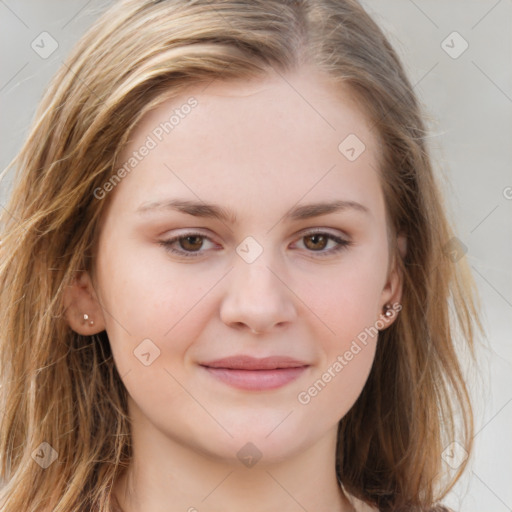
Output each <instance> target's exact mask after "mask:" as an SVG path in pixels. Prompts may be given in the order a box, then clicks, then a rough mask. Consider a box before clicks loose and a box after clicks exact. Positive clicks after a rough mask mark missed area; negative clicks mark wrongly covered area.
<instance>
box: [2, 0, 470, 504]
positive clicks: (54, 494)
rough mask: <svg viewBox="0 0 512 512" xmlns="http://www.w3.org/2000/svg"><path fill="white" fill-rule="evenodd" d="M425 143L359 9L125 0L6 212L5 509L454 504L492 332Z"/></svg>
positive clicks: (31, 147) (412, 101)
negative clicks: (467, 361)
mask: <svg viewBox="0 0 512 512" xmlns="http://www.w3.org/2000/svg"><path fill="white" fill-rule="evenodd" d="M425 136H426V131H425V129H424V124H423V120H422V113H421V111H420V109H419V107H418V102H417V100H416V98H415V96H414V94H413V91H412V87H411V85H410V82H409V81H408V79H407V77H406V76H405V74H404V72H403V69H402V66H401V64H400V62H399V60H398V58H397V56H396V54H395V52H394V51H393V49H392V48H391V46H390V44H389V43H388V42H387V40H386V38H385V37H384V35H383V34H382V32H381V31H380V29H379V28H378V27H377V26H376V25H375V23H374V22H373V21H372V20H371V19H370V17H369V16H368V15H367V14H366V13H365V11H364V10H363V9H362V8H361V7H360V6H359V4H357V3H356V2H355V1H352V0H344V1H333V0H331V1H329V0H308V1H307V2H306V1H296V2H284V3H283V2H278V1H275V0H258V1H255V2H250V3H247V4H243V3H240V2H235V1H231V0H218V1H206V0H205V1H201V0H198V1H185V0H180V1H178V0H176V1H173V2H171V1H156V2H155V1H146V0H124V1H121V2H118V3H116V4H114V5H113V6H112V7H111V8H110V9H109V10H108V11H107V12H106V13H105V14H104V15H103V17H102V18H101V19H100V20H99V21H98V22H97V23H96V24H95V25H94V26H93V27H92V28H91V29H90V31H89V32H88V33H87V34H86V35H85V36H84V37H83V38H82V39H81V41H80V43H79V44H78V45H77V47H76V48H75V50H74V52H73V54H72V55H71V57H70V59H69V60H68V62H67V63H66V64H65V65H64V66H63V67H62V69H61V70H60V71H59V73H58V74H57V76H56V77H55V79H54V80H53V82H52V84H51V86H50V88H49V90H48V91H47V93H46V95H45V97H44V99H43V101H42V103H41V106H40V109H39V112H38V114H37V119H36V123H35V125H34V128H33V131H32V133H31V134H30V136H29V138H28V140H27V142H26V144H25V146H24V148H23V149H22V151H21V153H20V155H19V158H18V159H17V166H18V169H19V173H18V177H17V181H16V183H15V186H14V191H13V193H12V196H11V201H10V204H9V205H8V206H7V212H8V213H5V214H4V215H3V219H2V220H3V222H2V225H3V228H2V229H3V234H2V246H1V251H2V252H1V274H0V276H1V284H2V291H1V294H2V295H1V297H2V307H1V313H0V314H1V315H2V316H1V324H2V326H3V328H2V332H1V334H0V341H1V354H2V372H3V373H2V379H3V382H2V386H3V388H4V393H3V397H2V398H3V400H4V404H3V406H4V416H3V419H2V430H1V439H0V453H1V456H2V478H3V480H4V482H5V486H4V488H3V489H2V494H1V495H0V496H1V503H2V506H1V508H0V510H2V511H14V510H27V511H36V510H37V511H41V510H45V511H46V510H48V511H62V512H64V511H76V510H80V511H90V510H98V511H102V512H103V511H108V510H123V511H124V512H135V511H142V510H143V511H145V512H156V511H160V510H172V511H175V510H176V511H178V510H189V511H194V510H198V511H203V510H204V511H218V510H223V511H232V510H240V509H247V510H252V511H258V510H281V511H292V510H316V511H324V510H325V511H327V510H329V511H332V510H336V511H343V512H345V511H351V510H380V511H405V510H407V511H420V510H421V511H425V510H438V511H440V510H445V509H444V508H443V507H442V506H441V505H440V504H439V500H440V499H442V497H443V496H444V495H445V494H446V492H448V490H449V489H450V488H451V486H452V485H453V484H454V483H455V481H456V480H457V479H458V477H459V476H460V474H461V473H462V472H463V470H464V467H465V464H466V462H467V456H468V454H469V453H470V451H471V439H472V429H473V424H472V414H471V406H470V402H469V398H468V392H467V389H466V385H465V383H464V380H463V376H462V372H461V367H460V365H459V362H458V358H457V354H456V351H455V341H456V340H455V332H456V330H457V329H460V330H461V332H462V335H463V338H464V343H465V344H466V345H467V346H468V347H469V348H472V346H473V337H474V335H473V332H474V326H475V324H474V322H476V324H477V325H479V324H478V318H477V316H476V308H475V306H474V299H473V288H472V281H471V278H470V276H469V274H468V273H467V269H466V266H465V263H464V260H459V261H456V262H455V261H453V260H454V258H450V248H451V247H452V245H453V234H452V230H451V228H450V225H449V222H448V221H447V219H446V216H445V213H444V209H443V205H442V201H441V199H440V193H439V189H438V186H437V184H436V180H435V177H434V173H433V170H432V167H431V163H430V159H429V156H428V149H427V148H426V145H425ZM450 303H451V304H453V307H454V309H455V312H456V315H454V316H453V317H450V314H449V307H450ZM457 414H458V415H459V416H457ZM456 416H457V417H458V418H459V419H458V420H457V421H458V422H456V421H455V417H456ZM460 418H462V419H460ZM460 422H461V423H460ZM446 450H451V451H450V453H453V452H454V450H455V451H456V452H457V456H456V457H455V458H456V459H457V462H458V464H454V466H455V467H456V471H455V472H454V474H450V475H444V472H445V469H446V464H445V463H444V462H443V454H446ZM445 476H449V477H450V479H448V480H446V478H444V477H445Z"/></svg>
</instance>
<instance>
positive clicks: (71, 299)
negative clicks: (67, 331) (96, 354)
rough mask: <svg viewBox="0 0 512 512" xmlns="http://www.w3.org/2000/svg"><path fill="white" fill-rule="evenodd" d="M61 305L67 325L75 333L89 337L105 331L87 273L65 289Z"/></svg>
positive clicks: (101, 315)
mask: <svg viewBox="0 0 512 512" xmlns="http://www.w3.org/2000/svg"><path fill="white" fill-rule="evenodd" d="M63 305H64V316H65V318H66V320H67V323H68V325H69V326H70V327H71V329H73V331H75V332H76V333H78V334H82V335H84V336H91V335H93V334H97V333H99V332H101V331H103V330H105V318H104V316H103V310H102V308H101V305H100V304H99V302H98V298H97V296H96V292H95V290H94V287H93V285H92V281H91V278H90V276H89V274H88V273H87V272H81V273H80V274H79V275H78V276H77V277H76V278H75V279H74V280H73V282H72V283H71V284H70V285H68V286H67V287H66V288H65V290H64V295H63Z"/></svg>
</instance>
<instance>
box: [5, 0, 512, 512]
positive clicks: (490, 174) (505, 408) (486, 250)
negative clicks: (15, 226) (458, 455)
mask: <svg viewBox="0 0 512 512" xmlns="http://www.w3.org/2000/svg"><path fill="white" fill-rule="evenodd" d="M110 3H111V2H110V1H107V0H103V1H97V0H89V1H87V0H68V1H67V2H64V1H63V0H61V1H58V0H45V1H44V2H41V1H40V0H39V1H38V0H18V1H16V2H15V1H14V0H0V46H1V48H2V49H3V51H2V65H1V68H0V108H1V112H2V116H1V118H0V140H1V141H2V146H1V152H0V168H1V169H3V168H5V167H6V166H7V164H8V163H9V162H10V160H11V159H12V158H13V157H14V156H15V154H16V152H17V151H18V150H19V148H20V147H21V144H22V141H23V139H24V137H25V136H26V134H27V131H28V127H29V124H30V122H31V120H32V118H33V115H34V112H35V108H36V106H37V104H38V102H39V100H40V98H41V96H42V94H43V91H44V90H45V87H46V85H47V83H48V82H49V80H50V78H51V76H52V75H53V74H54V73H55V72H56V70H57V68H58V67H59V66H60V64H61V62H62V60H63V59H64V58H65V56H66V55H67V54H68V52H69V50H70V48H71V46H72V45H73V44H74V42H75V41H77V40H78V38H79V37H80V35H81V34H82V33H83V32H84V31H85V30H86V29H87V28H88V27H89V26H90V24H92V23H93V21H94V19H95V18H96V17H97V16H98V15H99V13H100V12H101V11H102V9H103V8H104V7H106V6H108V5H109V4H110ZM363 5H364V6H365V7H366V9H367V10H368V11H369V12H370V13H371V14H372V16H373V17H374V19H376V21H377V22H378V23H379V24H380V26H381V27H383V29H384V30H385V32H386V34H387V35H388V37H389V38H390V40H391V42H392V44H393V45H394V46H395V48H396V49H397V51H398V52H399V54H400V55H401V56H402V59H403V61H404V63H405V65H406V68H407V71H408V73H409V76H410V77H411V80H412V82H413V84H415V90H416V92H417V94H418V95H419V97H420V99H421V101H422V103H423V104H424V105H425V108H426V110H427V112H428V113H429V114H430V115H431V117H432V121H431V122H430V129H431V137H430V139H429V140H430V144H431V148H432V151H433V155H434V161H435V164H436V167H437V168H438V169H439V173H440V175H441V176H444V177H446V180H445V181H444V187H445V190H446V195H447V198H448V200H449V208H450V209H451V214H452V216H453V218H454V219H455V222H456V227H457V236H458V238H459V240H460V241H461V243H463V244H464V245H465V246H466V247H467V254H466V258H467V260H468V263H469V264H470V265H471V267H472V270H473V273H474V277H475V280H476V283H477V285H478V288H479V291H480V295H481V298H482V313H483V317H484V323H485V328H486V339H485V340H483V341H484V342H485V344H486V346H487V348H485V347H483V348H481V349H480V350H479V356H478V363H479V366H480V370H479V373H477V374H475V373H474V371H473V370H471V368H469V367H468V370H467V372H468V378H469V380H470V383H471V385H472V389H473V393H474V398H475V403H476V413H477V417H476V435H475V445H476V449H475V455H474V458H473V459H472V462H471V466H470V468H469V470H468V471H467V473H466V475H465V477H464V478H463V479H462V480H461V482H460V483H459V484H457V486H456V487H455V488H454V489H453V491H452V492H451V493H450V495H449V498H448V499H447V500H446V503H447V504H448V505H449V506H451V507H453V508H454V509H455V510H460V511H463V512H479V511H482V510H485V511H486V512H505V511H507V510H508V511H510V510H512V486H511V485H510V482H511V481H512V480H511V478H512V441H511V434H512V428H511V427H512V403H511V402H512V343H511V335H510V333H511V331H512V272H511V261H512V259H511V255H512V236H511V235H512V223H511V219H512V188H508V187H512V172H511V164H512V144H511V142H512V115H511V114H512V69H511V64H512V36H511V34H512V23H511V21H512V0H471V1H469V0H446V1H440V0H363ZM43 31H46V32H48V33H50V34H51V36H52V37H53V38H54V39H55V40H56V41H57V42H58V45H59V46H58V48H57V49H56V51H55V52H54V53H53V54H52V55H51V56H49V57H48V58H41V56H39V55H38V54H37V53H36V51H34V50H33V49H32V47H31V43H32V42H33V41H34V40H35V41H36V42H37V41H38V40H40V39H38V38H39V37H40V34H41V33H42V32H43ZM454 31H456V32H458V33H459V34H460V36H462V38H463V39H464V40H465V41H467V43H468V45H469V47H468V49H467V50H466V51H465V52H464V53H462V54H461V55H460V56H458V57H457V58H453V55H452V56H450V55H448V53H446V51H445V50H444V49H443V46H442V44H443V41H445V40H446V42H445V43H444V48H446V45H449V46H452V47H453V48H452V49H451V50H450V51H451V52H452V53H453V52H454V51H458V50H460V49H461V48H462V44H463V42H462V39H460V38H459V36H457V35H455V36H450V34H452V33H453V32H454ZM448 36H450V37H448ZM447 37H448V39H447ZM454 37H455V39H454ZM9 178H10V174H9V175H8V176H7V179H6V180H4V181H3V182H2V183H0V207H3V206H4V205H5V203H6V198H7V196H8V193H9ZM425 449H428V447H425Z"/></svg>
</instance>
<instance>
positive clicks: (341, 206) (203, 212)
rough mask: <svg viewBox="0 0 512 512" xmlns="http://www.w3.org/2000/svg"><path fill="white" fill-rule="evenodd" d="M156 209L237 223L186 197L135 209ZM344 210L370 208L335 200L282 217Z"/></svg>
mask: <svg viewBox="0 0 512 512" xmlns="http://www.w3.org/2000/svg"><path fill="white" fill-rule="evenodd" d="M158 210H164V211H165V210H177V211H179V212H182V213H186V214H188V215H193V216H194V217H204V218H212V219H219V220H222V221H224V222H228V223H231V224H237V222H238V220H237V216H236V214H235V213H234V212H233V211H232V210H229V209H227V208H224V207H222V206H220V205H216V204H211V203H205V202H202V201H199V202H197V201H190V200H186V199H169V200H166V201H154V202H149V203H143V204H142V205H141V206H140V207H139V208H138V209H137V213H139V214H146V213H149V212H153V211H158ZM346 210H355V211H358V212H361V213H365V214H370V210H369V209H368V208H367V207H366V206H364V205H362V204H361V203H357V202H355V201H345V200H335V201H329V202H320V203H311V204H306V205H301V206H296V207H294V208H292V209H290V210H289V211H288V212H286V213H285V214H284V216H283V217H282V218H283V220H286V221H290V220H295V221H297V220H306V219H311V218H313V217H319V216H321V215H327V214H329V213H335V212H341V211H346Z"/></svg>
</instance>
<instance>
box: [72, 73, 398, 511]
mask: <svg viewBox="0 0 512 512" xmlns="http://www.w3.org/2000/svg"><path fill="white" fill-rule="evenodd" d="M341 92H342V94H340V89H339V88H338V89H336V90H335V89H334V88H333V86H332V84H331V83H330V82H329V81H328V79H327V78H326V77H325V76H324V75H321V74H319V73H317V72H314V71H312V70H308V69H301V70H299V71H297V72H294V73H293V74H290V75H288V76H287V77H286V80H284V79H283V78H282V77H281V76H280V75H277V74H273V73H270V74H269V76H268V77H267V78H265V79H260V80H254V81H250V82H249V81H244V82H238V83H235V82H222V81H215V82H213V83H212V84H210V85H209V86H208V87H207V88H204V86H202V87H197V86H194V87H191V88H190V89H189V91H188V92H187V94H184V95H183V96H180V97H178V98H174V99H172V100H168V101H166V102H165V103H164V104H162V105H160V106H159V107H157V108H156V109H155V110H153V111H151V112H150V113H148V114H147V115H146V116H145V117H144V118H143V119H142V121H141V122H140V123H139V125H138V126H137V128H136V129H135V131H134V132H133V133H132V136H131V137H130V142H129V144H128V146H127V147H126V148H125V151H124V153H123V155H122V156H121V159H120V165H122V164H123V163H124V162H125V161H126V160H127V159H128V158H129V157H130V155H131V154H132V152H133V151H135V150H137V149H138V148H140V147H141V145H143V144H144V141H145V140H146V137H147V136H148V134H151V132H152V130H153V129H154V128H155V127H156V126H158V125H159V123H160V122H162V121H165V120H167V119H169V117H170V116H171V115H172V113H173V110H174V109H175V108H179V107H180V105H183V104H184V103H185V102H186V101H187V99H188V98H189V97H190V96H194V97H195V98H196V99H197V101H198V105H197V106H196V107H195V108H194V109H193V110H192V111H191V113H190V114H189V115H188V116H186V117H185V118H184V119H182V120H181V122H180V124H179V125H178V126H176V127H175V129H174V130H173V131H172V133H170V134H169V135H167V136H166V137H164V139H163V140H162V142H160V143H159V144H158V145H157V147H156V148H154V149H152V150H151V151H150V152H149V154H148V155H147V156H146V157H145V158H144V159H143V160H142V161H141V162H140V163H139V164H138V165H137V167H136V168H135V169H134V170H133V171H132V172H131V173H130V174H128V175H127V176H126V177H125V178H124V179H123V180H122V182H121V183H120V184H119V185H117V187H116V188H115V190H114V191H113V192H110V194H111V195H110V196H109V197H108V200H109V207H108V209H107V211H106V213H105V215H104V217H103V219H102V225H101V232H100V238H99V244H98V252H97V258H96V262H95V270H94V274H93V275H89V274H87V273H83V274H81V276H80V277H79V279H77V281H76V282H75V283H74V284H73V285H72V286H70V287H69V288H68V289H67V290H66V296H65V300H66V304H67V313H66V314H67V318H68V321H69V323H70V325H71V327H72V328H73V329H74V330H75V331H77V332H80V333H82V334H88V335H90V334H93V333H96V332H100V331H102V330H104V329H106V331H107V333H108V337H109V340H110V343H111V346H112V350H113V354H114V359H115V363H116V366H117V368H118V371H119V374H120V376H121V378H122V380H123V382H124V385H125V386H126V388H127V391H128V394H129V414H130V417H131V420H132V424H133V442H134V461H133V467H132V468H131V469H130V470H129V471H128V474H126V475H125V476H124V477H123V478H121V479H120V480H119V481H118V482H117V484H116V486H115V494H116V496H117V499H118V500H119V503H120V504H121V505H122V507H123V509H124V510H125V511H126V512H142V511H144V512H163V511H164V510H165V511H167V512H168V511H169V510H172V511H187V510H188V511H189V512H192V511H194V510H198V511H200V512H203V511H220V510H222V511H223V512H235V511H239V510H252V511H255V512H263V511H271V510H281V511H284V512H292V511H293V512H295V511H302V510H304V509H306V510H315V511H325V512H327V511H330V512H332V511H333V510H336V511H343V512H345V511H349V510H354V509H353V506H352V505H351V504H350V503H349V501H348V500H347V498H346V496H345V495H344V493H343V492H342V491H341V490H340V486H339V485H338V482H337V479H336V474H335V447H336V433H337V424H338V422H339V420H340V419H341V418H342V417H343V416H344V415H345V414H346V413H347V412H348V411H349V410H350V408H351V407H352V405H353V404H354V402H355V401H356V399H357V397H358V396H359V394H360V393H361V391H362V389H363V387H364V384H365V382H366V380H367V377H368V374H369V372H370V369H371V366H372V363H373V360H374V354H375V347H376V343H377V336H374V337H373V338H369V339H368V342H367V344H366V345H362V344H360V345H361V347H362V350H360V352H359V353H357V355H355V356H354V357H353V359H351V360H350V361H348V362H347V364H346V366H344V367H343V370H342V371H340V372H338V373H336V372H334V373H333V371H332V365H333V363H334V362H335V361H336V360H337V357H338V356H340V355H343V354H344V353H345V352H346V351H347V350H349V349H350V346H351V343H352V342H353V340H354V339H356V337H357V336H358V334H360V333H361V332H362V331H364V329H365V328H367V327H370V326H374V325H375V322H376V321H377V320H380V321H381V322H382V324H380V325H381V326H382V325H383V326H384V327H383V328H386V327H387V326H389V324H390V323H392V322H393V321H394V320H395V318H396V315H394V316H393V317H391V318H389V319H388V318H386V317H384V315H383V308H384V306H385V305H386V304H388V303H391V304H393V303H397V302H399V301H400V298H401V293H402V284H401V283H402V277H401V275H400V273H399V271H398V270H397V269H396V268H395V266H394V265H393V261H392V259H391V258H390V256H389V255H390V249H389V247H390V246H389V240H388V232H387V224H386V214H385V203H384V198H383V194H382V190H381V186H380V182H379V176H378V173H377V171H376V169H378V157H379V155H378V152H377V140H376V138H375V134H373V133H372V132H371V131H370V130H369V123H368V120H367V119H366V118H365V117H364V115H363V114H362V112H361V111H360V110H359V109H358V108H357V106H356V104H355V103H354V101H353V99H352V97H351V94H350V91H348V90H341ZM349 134H356V135H357V137H358V138H359V139H360V140H362V141H363V142H364V144H365V146H366V150H365V151H364V152H363V153H362V154H361V155H360V156H359V157H358V158H357V159H356V160H354V161H350V160H348V159H347V158H346V157H345V156H344V155H343V154H342V153H341V152H340V151H339V149H338V146H339V144H340V143H341V142H342V141H343V140H344V139H345V138H346V137H347V136H348V135H349ZM173 198H183V199H188V200H191V201H197V200H201V201H204V202H207V203H216V204H218V205H221V206H223V207H225V208H229V209H232V210H233V211H234V212H235V213H236V216H237V220H238V222H237V223H236V224H232V223H230V222H228V221H221V220H218V219H209V218H201V217H195V216H192V215H188V214H185V213H182V212H178V211H175V210H172V209H166V208H161V209H158V210H153V211H146V212H145V213H143V214H141V213H138V212H137V209H138V208H139V207H140V206H141V205H144V204H147V203H152V202H155V201H164V200H168V199H173ZM198 198H199V199H198ZM334 199H341V200H347V201H354V202H358V203H360V204H362V205H363V206H364V207H366V208H367V210H368V211H367V212H362V211H359V210H357V209H355V208H346V209H344V210H342V211H338V212H334V213H329V214H324V215H321V216H317V217H315V218H310V219H305V220H285V219H283V217H284V215H285V213H286V212H287V211H288V210H289V209H291V208H293V207H296V206H300V205H305V204H310V203H316V202H322V201H331V200H334ZM315 228H322V230H323V231H322V232H323V233H326V232H327V233H329V234H334V235H335V236H340V237H342V238H344V239H345V240H348V241H350V243H351V245H349V246H347V247H345V248H344V249H343V250H341V251H340V252H338V253H333V254H330V255H327V256H324V257H322V256H321V255H319V254H320V253H322V252H323V253H324V254H326V253H328V252H329V250H331V249H333V248H335V247H336V246H337V243H336V242H334V241H333V240H331V239H327V240H325V239H320V241H318V239H317V240H314V237H313V239H312V237H311V233H310V231H311V230H312V229H315ZM187 230H188V231H189V232H190V231H196V230H198V231H199V232H200V233H201V234H202V235H204V236H205V237H207V238H202V239H199V241H193V243H192V244H191V243H190V241H189V244H188V245H187V243H186V240H182V243H181V245H179V242H176V243H175V244H174V248H176V249H177V250H179V249H180V248H181V250H182V251H187V250H188V251H189V252H193V250H194V248H196V250H198V251H199V253H200V256H199V257H196V258H193V257H191V258H188V259H187V258H186V257H183V256H178V255H173V254H171V253H169V252H167V251H166V248H165V247H163V246H162V245H161V244H160V243H159V242H161V241H163V240H167V239H169V238H171V236H175V235H178V234H179V235H181V236H183V235H186V234H187ZM307 234H309V236H306V235H307ZM248 236H251V237H253V238H254V239H255V240H256V241H257V243H258V244H259V245H260V246H261V248H262V249H263V252H262V253H261V255H259V257H258V258H256V259H255V260H254V261H252V262H251V263H248V262H247V261H246V260H244V259H243V258H242V257H240V256H239V254H237V252H236V249H237V247H238V246H239V245H240V244H241V242H242V241H243V240H244V239H245V238H246V237H248ZM322 240H323V241H322ZM201 241H202V242H203V244H202V246H201ZM398 243H399V247H400V248H401V250H402V251H404V250H405V245H404V244H405V242H404V240H403V239H402V238H401V237H399V238H398ZM251 250H253V249H251ZM84 313H87V314H88V315H89V317H90V318H91V319H93V321H94V325H92V326H91V325H89V324H88V323H86V322H84V321H83V319H82V318H83V314H84ZM251 329H254V330H256V331H259V332H260V334H255V333H253V332H252V330H251ZM145 339H150V340H151V341H152V343H153V344H154V345H147V346H146V352H148V351H149V352H150V353H151V354H152V356H150V357H153V356H154V354H155V353H156V349H155V348H154V347H155V346H156V347H158V350H159V351H160V354H159V357H157V358H156V359H154V360H153V361H152V362H151V364H150V365H148V366H146V365H144V364H143V363H142V362H141V361H140V360H139V358H137V357H136V356H135V355H134V350H135V351H137V347H139V346H140V344H141V342H142V340H145ZM146 343H147V342H146ZM238 354H250V355H252V356H254V357H265V356H269V355H285V356H289V357H293V358H296V359H300V360H302V361H305V362H307V364H309V365H310V366H309V367H308V368H307V370H306V371H305V372H304V373H303V374H302V375H301V376H300V377H299V378H298V379H296V380H294V381H292V382H290V383H288V384H286V385H285V386H283V387H281V388H279V389H275V390H267V391H247V390H238V389H235V388H232V387H230V386H228V385H227V384H225V383H223V382H220V381H218V380H217V379H215V378H214V377H212V376H210V374H208V372H206V371H205V370H204V369H203V368H202V367H200V366H199V363H200V362H205V361H210V360H213V359H218V358H221V357H226V356H231V355H238ZM329 367H331V376H332V375H333V374H334V375H335V377H333V378H332V379H331V380H330V382H328V384H326V385H325V387H324V388H323V389H322V390H321V391H320V392H319V393H317V395H316V396H314V397H312V398H311V400H310V401H309V403H307V404H302V403H300V402H299V400H298V398H297V397H298V394H299V393H301V392H303V391H305V390H308V388H310V387H311V385H312V384H313V383H314V382H315V381H317V380H318V379H320V378H321V377H322V375H323V374H324V372H326V371H327V369H328V368H329ZM248 442H250V443H252V444H253V445H254V446H255V447H256V448H257V451H258V452H259V453H260V454H261V459H260V460H259V461H258V462H257V463H256V464H255V465H254V466H252V467H247V466H246V465H244V464H243V463H242V462H241V460H240V459H239V458H238V457H237V452H238V451H239V450H240V449H241V448H242V447H243V446H244V445H246V444H247V443H248ZM246 449H248V448H246ZM249 450H253V452H254V453H253V452H251V453H253V455H255V454H256V453H257V452H256V451H255V450H254V448H249Z"/></svg>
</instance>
